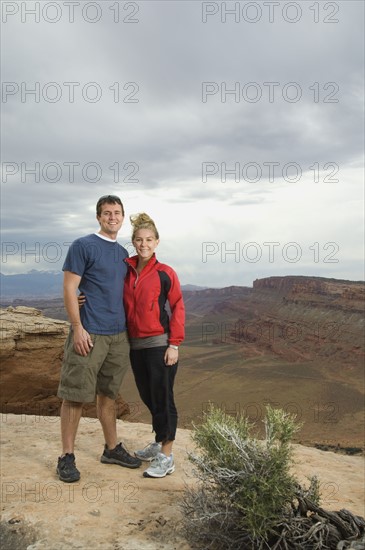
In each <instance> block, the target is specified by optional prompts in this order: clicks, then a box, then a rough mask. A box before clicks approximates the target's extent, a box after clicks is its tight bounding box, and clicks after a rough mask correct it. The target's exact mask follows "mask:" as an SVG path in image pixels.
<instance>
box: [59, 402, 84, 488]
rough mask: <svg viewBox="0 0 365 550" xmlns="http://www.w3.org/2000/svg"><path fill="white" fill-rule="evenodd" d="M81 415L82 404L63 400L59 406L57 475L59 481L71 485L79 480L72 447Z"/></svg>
mask: <svg viewBox="0 0 365 550" xmlns="http://www.w3.org/2000/svg"><path fill="white" fill-rule="evenodd" d="M81 414H82V403H77V402H75V401H68V400H67V399H64V400H63V401H62V405H61V412H60V417H61V438H62V455H61V456H60V457H59V459H58V464H57V473H58V476H59V478H60V480H61V481H65V482H68V483H72V482H73V481H78V480H79V479H80V472H79V471H78V469H77V468H76V463H75V455H74V447H75V439H76V434H77V428H78V426H79V423H80V418H81Z"/></svg>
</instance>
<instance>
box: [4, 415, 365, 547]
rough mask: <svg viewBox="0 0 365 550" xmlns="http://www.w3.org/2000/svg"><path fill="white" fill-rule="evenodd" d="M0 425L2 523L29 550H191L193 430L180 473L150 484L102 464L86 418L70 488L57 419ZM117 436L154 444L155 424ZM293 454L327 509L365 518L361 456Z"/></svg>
mask: <svg viewBox="0 0 365 550" xmlns="http://www.w3.org/2000/svg"><path fill="white" fill-rule="evenodd" d="M0 427H1V441H0V442H1V466H2V482H1V488H2V506H1V507H2V521H3V525H7V526H8V529H10V530H11V529H13V531H15V530H16V529H18V531H19V532H21V529H22V528H23V529H25V527H26V526H27V528H28V534H29V533H30V535H32V534H33V535H34V537H33V540H34V542H33V544H31V545H29V546H28V548H29V550H49V549H50V548H52V550H64V549H66V548H72V549H82V550H84V549H86V548H87V549H88V550H94V549H103V550H155V549H159V550H160V549H161V550H173V549H175V550H188V549H189V548H190V546H189V545H188V543H187V542H186V541H185V540H184V538H183V536H182V534H181V519H182V518H181V513H180V509H179V502H180V501H181V498H182V494H183V491H184V486H185V483H188V484H194V483H195V479H194V477H193V476H192V472H191V464H190V463H189V461H188V459H187V454H186V451H187V450H191V449H192V442H191V439H190V432H189V431H188V430H178V434H177V440H176V444H175V447H174V454H175V460H176V466H177V467H176V471H175V473H174V474H173V475H171V476H168V477H166V478H164V479H146V478H143V476H142V472H143V469H144V468H143V466H142V468H140V469H137V470H129V469H127V468H122V467H120V466H116V465H104V464H101V463H100V461H99V460H100V454H101V452H102V447H103V439H102V432H101V428H100V425H99V423H98V421H97V420H96V419H91V418H82V420H81V424H80V429H79V433H78V438H77V450H76V460H77V466H78V468H79V470H80V471H81V479H80V481H79V482H77V483H74V484H70V485H69V484H65V483H62V482H61V481H59V480H58V477H57V475H56V472H55V467H56V461H57V456H58V455H59V453H60V438H59V430H60V421H59V418H58V417H37V416H26V415H12V414H7V415H2V418H1V423H0ZM118 435H119V437H120V439H121V440H122V441H123V442H124V443H125V444H126V446H127V447H128V448H129V449H130V450H134V449H136V448H140V447H142V446H144V445H145V444H147V443H149V442H150V441H151V440H152V437H151V436H152V434H151V428H150V426H149V425H146V424H142V423H129V422H123V421H120V420H119V421H118ZM295 456H296V466H295V470H296V472H297V476H298V478H299V481H302V482H305V478H306V476H309V475H314V474H316V475H318V477H319V479H320V481H321V489H322V506H323V507H324V508H326V509H330V510H340V509H341V508H347V509H348V510H350V511H351V512H353V513H355V514H357V515H361V516H364V514H365V506H364V501H365V499H364V458H363V457H359V456H344V455H340V454H335V453H331V452H326V451H320V450H317V449H313V448H307V447H303V446H301V445H295ZM9 521H10V523H9ZM33 528H34V531H33ZM9 536H10V539H11V537H13V543H12V545H11V546H3V550H7V548H11V549H12V550H17V549H18V548H21V547H20V546H17V545H16V544H15V543H14V540H15V536H16V535H15V534H14V533H12V534H11V533H10V535H9ZM8 538H9V537H8ZM4 540H5V539H4ZM9 544H11V542H10V543H9ZM23 548H27V546H23Z"/></svg>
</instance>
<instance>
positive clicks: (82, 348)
mask: <svg viewBox="0 0 365 550" xmlns="http://www.w3.org/2000/svg"><path fill="white" fill-rule="evenodd" d="M73 336H74V349H75V351H76V353H78V354H79V355H83V356H84V357H85V356H86V355H87V354H88V353H89V352H90V350H91V348H92V347H93V345H94V344H93V342H92V340H91V336H90V334H89V333H88V332H87V331H86V330H85V329H84V328H82V327H81V328H80V327H77V328H75V327H74V331H73Z"/></svg>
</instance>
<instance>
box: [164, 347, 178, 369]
mask: <svg viewBox="0 0 365 550" xmlns="http://www.w3.org/2000/svg"><path fill="white" fill-rule="evenodd" d="M178 358H179V350H177V349H173V348H170V347H168V348H167V350H166V351H165V365H166V366H167V367H171V366H172V365H175V364H176V363H177V361H178Z"/></svg>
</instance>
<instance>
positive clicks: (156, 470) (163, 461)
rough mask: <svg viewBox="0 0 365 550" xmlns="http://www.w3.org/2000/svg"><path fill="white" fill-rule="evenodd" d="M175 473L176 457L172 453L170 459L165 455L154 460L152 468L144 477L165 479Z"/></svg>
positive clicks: (159, 454)
mask: <svg viewBox="0 0 365 550" xmlns="http://www.w3.org/2000/svg"><path fill="white" fill-rule="evenodd" d="M174 471H175V463H174V456H173V454H172V453H171V456H170V457H167V456H166V455H164V454H163V453H158V455H157V456H156V457H155V458H154V459H153V460H152V462H151V466H149V467H148V468H147V470H145V471H144V472H143V477H165V476H166V475H170V474H172V472H174Z"/></svg>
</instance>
